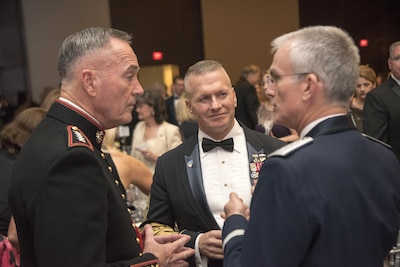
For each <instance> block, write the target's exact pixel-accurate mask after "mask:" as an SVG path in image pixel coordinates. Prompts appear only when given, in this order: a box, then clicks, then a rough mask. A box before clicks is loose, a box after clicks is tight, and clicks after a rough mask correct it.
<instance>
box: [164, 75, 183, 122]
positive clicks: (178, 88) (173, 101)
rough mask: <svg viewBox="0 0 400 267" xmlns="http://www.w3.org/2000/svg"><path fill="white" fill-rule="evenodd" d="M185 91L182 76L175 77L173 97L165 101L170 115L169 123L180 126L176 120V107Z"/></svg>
mask: <svg viewBox="0 0 400 267" xmlns="http://www.w3.org/2000/svg"><path fill="white" fill-rule="evenodd" d="M184 91H185V85H184V82H183V77H182V76H175V77H174V79H173V83H172V86H171V92H172V95H171V96H170V97H168V98H167V99H166V100H165V107H166V109H167V114H168V122H169V123H172V124H175V125H179V122H178V120H177V118H176V105H177V104H178V99H179V97H180V96H181V95H182V94H183V92H184Z"/></svg>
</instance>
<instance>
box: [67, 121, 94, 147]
mask: <svg viewBox="0 0 400 267" xmlns="http://www.w3.org/2000/svg"><path fill="white" fill-rule="evenodd" d="M67 131H68V147H74V146H84V147H87V148H89V149H90V150H92V151H94V149H93V145H92V143H91V142H90V141H89V139H88V138H87V137H86V135H85V134H84V133H83V132H82V131H81V130H80V129H79V128H78V127H77V126H74V125H68V126H67Z"/></svg>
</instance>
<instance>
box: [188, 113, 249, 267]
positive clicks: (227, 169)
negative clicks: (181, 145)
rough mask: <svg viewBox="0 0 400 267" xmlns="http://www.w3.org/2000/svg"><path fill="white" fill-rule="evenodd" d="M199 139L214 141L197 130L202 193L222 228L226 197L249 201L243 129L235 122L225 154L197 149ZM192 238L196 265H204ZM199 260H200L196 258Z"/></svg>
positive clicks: (217, 149)
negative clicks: (228, 149) (234, 195)
mask: <svg viewBox="0 0 400 267" xmlns="http://www.w3.org/2000/svg"><path fill="white" fill-rule="evenodd" d="M203 137H206V138H208V139H211V140H214V141H221V140H215V139H213V138H211V137H210V136H208V135H207V134H205V133H204V132H203V131H201V130H200V129H199V134H198V143H199V150H200V162H201V171H202V177H203V185H204V191H205V194H206V198H207V202H208V206H209V207H210V210H211V212H212V214H213V216H214V218H215V220H216V221H217V223H218V225H219V227H220V228H221V229H222V227H223V224H224V219H222V218H221V213H222V212H223V211H224V206H225V204H226V203H227V202H228V201H229V194H230V193H231V192H235V193H237V194H238V195H239V197H241V198H242V199H243V201H244V203H246V204H247V205H248V206H250V201H251V196H252V195H251V182H250V174H249V173H250V169H249V168H250V166H249V164H250V163H249V159H248V153H247V145H246V138H245V135H244V131H243V128H242V127H240V125H239V123H238V122H237V121H236V120H235V125H234V126H233V128H232V130H231V131H230V132H229V133H228V134H227V135H226V136H225V137H224V138H223V140H225V139H228V138H231V137H232V138H233V142H234V147H233V151H232V152H229V151H226V150H224V149H223V148H221V147H215V148H214V149H212V150H210V151H208V152H204V151H203V149H202V148H201V144H202V140H203ZM199 238H200V235H199V236H198V237H197V239H196V246H195V250H196V265H197V266H207V261H208V259H207V258H206V257H200V252H199V250H198V241H199ZM200 258H201V259H200Z"/></svg>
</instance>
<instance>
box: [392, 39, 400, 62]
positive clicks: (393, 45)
mask: <svg viewBox="0 0 400 267" xmlns="http://www.w3.org/2000/svg"><path fill="white" fill-rule="evenodd" d="M398 45H400V41H397V42H394V43H393V44H391V45H390V47H389V58H392V57H393V50H394V49H395V48H396V46H398Z"/></svg>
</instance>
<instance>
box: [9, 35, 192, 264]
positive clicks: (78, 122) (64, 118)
mask: <svg viewBox="0 0 400 267" xmlns="http://www.w3.org/2000/svg"><path fill="white" fill-rule="evenodd" d="M130 42H131V37H130V35H128V34H127V33H125V32H122V31H119V30H115V29H107V28H88V29H84V30H82V31H80V32H77V33H75V34H72V35H71V36H69V37H67V38H66V39H65V41H64V43H63V45H62V47H61V49H60V53H59V63H58V71H59V74H60V78H61V96H60V98H59V99H58V100H57V101H56V103H54V104H53V106H52V107H51V108H50V110H49V111H48V114H47V117H46V118H45V119H44V120H43V121H42V123H41V124H40V125H39V126H38V127H37V129H36V131H35V132H34V133H33V134H32V136H31V138H30V139H29V140H28V142H27V143H26V144H25V146H24V150H23V151H21V153H20V154H19V156H18V159H17V161H16V163H15V169H14V172H13V174H12V179H11V180H12V185H11V189H10V193H9V200H10V203H11V208H12V212H13V215H14V218H15V221H16V225H17V230H18V235H19V245H20V252H21V266H22V267H24V266H25V267H35V266H41V267H46V266H49V267H50V266H74V267H76V266H85V267H87V266H173V264H174V263H176V264H177V266H185V265H187V263H186V262H184V261H183V260H184V259H185V258H186V257H188V256H190V255H192V253H193V251H190V250H188V249H186V248H182V247H183V245H184V244H185V243H186V242H187V241H188V240H189V237H188V236H184V235H175V236H174V237H171V238H167V239H166V238H165V237H164V239H158V238H154V236H153V232H152V229H151V227H148V228H145V229H144V231H145V232H144V234H145V240H144V241H143V240H142V237H141V234H140V233H139V231H138V229H137V228H136V226H135V224H134V223H133V222H132V220H131V217H130V213H129V210H128V209H127V206H126V201H125V190H124V188H123V186H122V183H121V181H120V179H119V177H118V173H117V170H116V168H115V165H114V164H113V162H112V160H111V158H110V157H109V156H107V155H106V154H104V153H103V152H102V151H101V144H102V140H103V137H104V129H109V128H112V127H116V126H118V125H121V124H123V123H127V122H129V121H130V120H131V119H132V117H131V112H132V109H133V107H134V105H135V96H136V95H139V94H142V93H143V88H142V87H141V85H140V83H139V81H138V79H137V74H138V71H139V64H138V60H137V57H136V55H135V53H134V52H133V50H132V48H131V46H130ZM169 264H171V265H169Z"/></svg>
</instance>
